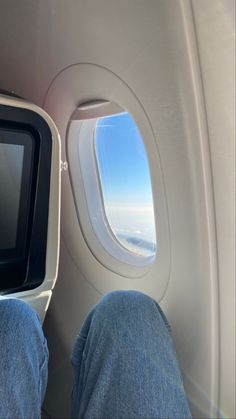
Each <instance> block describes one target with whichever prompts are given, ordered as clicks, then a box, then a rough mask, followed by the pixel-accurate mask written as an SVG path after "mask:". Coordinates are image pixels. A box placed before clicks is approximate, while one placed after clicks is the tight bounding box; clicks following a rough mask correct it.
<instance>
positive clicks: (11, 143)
mask: <svg viewBox="0 0 236 419" xmlns="http://www.w3.org/2000/svg"><path fill="white" fill-rule="evenodd" d="M32 165H33V137H32V135H31V134H30V133H28V132H26V131H23V130H22V131H21V130H11V129H2V128H0V255H1V257H2V258H3V259H4V258H5V260H8V259H9V258H20V257H23V254H24V250H25V243H26V235H27V223H28V217H29V204H30V189H31V188H30V185H31V177H32V173H31V172H32Z"/></svg>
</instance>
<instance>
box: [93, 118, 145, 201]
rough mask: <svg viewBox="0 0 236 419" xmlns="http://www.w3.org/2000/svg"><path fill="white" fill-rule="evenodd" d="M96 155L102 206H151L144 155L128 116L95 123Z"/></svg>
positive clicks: (137, 133) (131, 120)
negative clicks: (103, 202) (102, 198)
mask: <svg viewBox="0 0 236 419" xmlns="http://www.w3.org/2000/svg"><path fill="white" fill-rule="evenodd" d="M96 154H97V158H98V165H99V172H100V176H101V182H102V188H103V194H104V198H105V201H106V204H119V205H122V204H123V205H128V206H137V205H143V206H146V205H148V206H149V205H151V204H152V193H151V185H150V177H149V169H148V162H147V158H146V151H145V148H144V145H143V141H142V138H141V135H140V133H139V131H138V128H137V126H136V124H135V122H134V120H133V118H132V117H131V115H130V114H129V113H122V114H119V115H114V116H108V117H104V118H100V119H99V121H98V123H97V128H96Z"/></svg>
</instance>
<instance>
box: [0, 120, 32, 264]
mask: <svg viewBox="0 0 236 419" xmlns="http://www.w3.org/2000/svg"><path fill="white" fill-rule="evenodd" d="M22 134H23V135H22ZM0 143H1V144H8V145H16V146H17V145H19V146H23V147H24V155H23V164H22V174H21V186H20V200H19V210H18V214H17V218H18V219H17V231H16V242H15V247H13V248H10V249H0V259H1V263H3V262H4V263H7V262H8V261H9V260H11V261H13V260H21V259H23V258H24V257H25V251H26V243H27V233H28V221H29V213H30V211H29V208H30V201H31V185H32V170H33V162H34V155H35V144H34V138H33V136H32V134H31V133H30V132H29V131H27V130H25V129H19V128H16V127H14V128H13V127H7V126H6V127H3V126H1V127H0Z"/></svg>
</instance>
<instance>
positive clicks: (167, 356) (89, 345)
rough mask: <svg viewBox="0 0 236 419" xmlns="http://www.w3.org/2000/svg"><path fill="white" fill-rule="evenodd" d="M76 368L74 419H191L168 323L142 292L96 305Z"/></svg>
mask: <svg viewBox="0 0 236 419" xmlns="http://www.w3.org/2000/svg"><path fill="white" fill-rule="evenodd" d="M72 364H73V367H74V370H75V384H74V388H73V392H72V417H77V418H78V417H79V418H93V419H95V418H112V419H118V418H135V419H137V418H145V419H147V418H152V419H153V418H171V419H173V418H190V417H191V414H190V411H189V407H188V403H187V399H186V396H185V392H184V388H183V384H182V380H181V375H180V370H179V366H178V362H177V359H176V354H175V349H174V346H173V342H172V338H171V336H170V330H169V326H168V323H167V321H166V319H165V316H164V314H163V313H162V311H161V310H160V308H159V306H158V305H157V304H156V303H155V302H154V301H153V300H152V299H151V298H149V297H148V296H146V295H144V294H142V293H139V292H135V291H117V292H113V293H110V294H108V295H107V296H105V297H104V298H103V299H102V300H101V301H100V302H99V303H98V305H97V306H95V307H94V309H93V310H92V311H91V312H90V314H89V315H88V317H87V319H86V320H85V322H84V325H83V327H82V329H81V332H80V334H79V336H78V337H77V340H76V343H75V346H74V349H73V353H72Z"/></svg>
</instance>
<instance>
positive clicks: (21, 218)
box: [0, 105, 52, 294]
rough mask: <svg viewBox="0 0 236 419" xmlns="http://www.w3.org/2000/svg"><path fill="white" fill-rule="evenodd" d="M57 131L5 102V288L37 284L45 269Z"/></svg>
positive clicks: (0, 170) (1, 233)
mask: <svg viewBox="0 0 236 419" xmlns="http://www.w3.org/2000/svg"><path fill="white" fill-rule="evenodd" d="M51 159H52V135H51V130H50V128H49V126H48V125H47V123H46V121H45V120H44V119H43V118H42V117H41V116H40V115H39V114H37V113H36V112H34V111H32V110H29V109H24V108H18V107H13V106H7V105H0V292H1V294H4V293H7V294H9V293H11V292H16V291H23V290H27V289H32V288H36V287H38V286H39V285H41V284H42V282H43V281H44V278H45V271H46V250H47V232H48V213H49V195H50V175H51Z"/></svg>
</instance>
